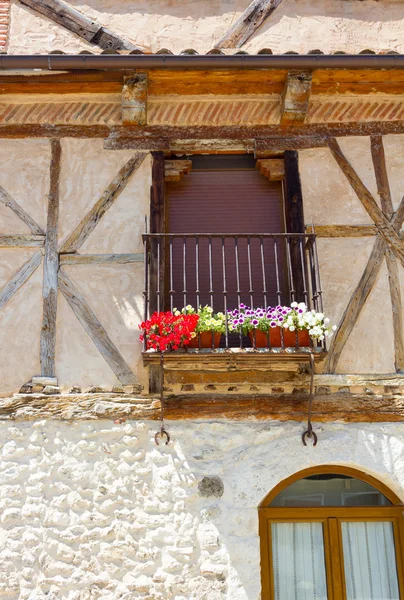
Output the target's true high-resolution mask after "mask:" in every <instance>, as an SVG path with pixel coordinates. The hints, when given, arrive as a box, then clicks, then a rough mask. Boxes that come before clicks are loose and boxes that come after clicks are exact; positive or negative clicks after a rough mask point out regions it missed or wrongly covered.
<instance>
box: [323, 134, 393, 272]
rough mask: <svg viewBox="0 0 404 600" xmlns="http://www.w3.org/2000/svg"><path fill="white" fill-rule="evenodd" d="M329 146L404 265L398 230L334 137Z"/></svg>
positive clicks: (382, 234)
mask: <svg viewBox="0 0 404 600" xmlns="http://www.w3.org/2000/svg"><path fill="white" fill-rule="evenodd" d="M329 147H330V150H331V152H332V154H333V156H334V158H335V160H336V162H337V163H338V165H339V167H340V169H341V171H342V172H343V174H344V175H345V177H346V178H347V180H348V182H349V184H350V185H351V187H352V189H353V190H354V192H355V193H356V195H357V196H358V198H359V200H360V201H361V203H362V205H363V207H364V208H365V209H366V211H367V212H368V214H369V216H370V217H371V219H372V220H373V222H374V223H375V225H376V227H377V228H378V230H379V232H380V235H381V236H382V237H383V238H384V239H385V240H386V242H387V244H388V246H389V247H390V248H391V250H392V251H393V252H394V254H395V256H397V258H398V259H399V260H400V262H401V264H402V265H403V266H404V245H403V241H402V240H401V238H400V236H399V234H398V232H397V231H396V230H395V229H394V227H392V225H391V223H390V221H389V219H388V218H387V217H386V216H385V215H384V213H383V212H382V211H381V210H380V208H379V207H378V205H377V202H376V200H375V199H374V198H373V196H372V194H371V193H370V192H369V190H368V189H367V187H366V186H365V185H364V183H363V182H362V181H361V179H360V178H359V176H358V174H357V173H356V171H355V170H354V169H353V167H352V166H351V164H350V163H349V161H348V160H347V158H346V157H345V156H344V154H343V152H342V150H341V148H340V146H339V144H338V142H337V140H336V139H335V138H331V139H330V140H329Z"/></svg>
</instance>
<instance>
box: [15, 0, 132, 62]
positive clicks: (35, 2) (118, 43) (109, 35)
mask: <svg viewBox="0 0 404 600" xmlns="http://www.w3.org/2000/svg"><path fill="white" fill-rule="evenodd" d="M20 2H21V4H24V5H25V6H28V7H29V8H31V9H32V10H34V11H35V12H38V13H40V14H42V15H44V16H45V17H48V18H49V19H51V20H52V21H54V22H55V23H58V24H59V25H62V27H64V28H65V29H68V30H69V31H72V32H73V33H75V34H76V35H78V36H79V37H81V38H83V39H84V40H86V41H87V42H89V43H90V44H94V45H96V46H99V47H100V48H103V49H104V50H135V49H137V48H136V46H134V45H133V44H132V43H131V42H128V41H126V40H124V39H123V38H121V37H120V36H119V35H117V34H116V33H114V32H112V31H110V30H109V29H106V28H105V27H101V25H99V24H98V23H96V22H95V21H92V20H91V19H90V18H89V17H87V16H85V15H83V13H81V12H79V11H78V10H76V9H74V8H72V7H71V6H69V5H68V4H67V3H66V2H63V1H62V0H20Z"/></svg>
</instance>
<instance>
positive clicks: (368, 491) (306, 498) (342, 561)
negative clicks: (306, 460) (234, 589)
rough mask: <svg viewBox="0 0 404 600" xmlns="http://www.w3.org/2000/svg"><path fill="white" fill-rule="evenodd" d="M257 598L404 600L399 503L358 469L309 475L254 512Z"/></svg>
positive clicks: (282, 487)
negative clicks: (258, 577)
mask: <svg viewBox="0 0 404 600" xmlns="http://www.w3.org/2000/svg"><path fill="white" fill-rule="evenodd" d="M259 522H260V537H261V578H262V600H400V599H401V600H404V570H403V554H402V550H403V549H402V546H404V518H403V505H402V503H401V501H400V499H399V498H398V497H397V496H396V495H395V494H394V493H393V492H392V491H391V490H389V489H388V488H387V487H386V486H385V485H383V484H382V483H380V482H379V481H377V480H376V479H374V478H373V477H371V476H369V475H367V474H365V473H361V472H359V471H357V470H356V469H350V468H343V467H336V466H321V467H316V468H313V469H306V470H305V471H301V472H300V473H297V474H296V475H293V476H292V477H289V478H288V479H286V480H285V481H283V482H282V483H281V484H279V485H278V486H276V488H275V489H273V490H272V491H271V492H270V493H269V494H268V496H266V498H265V499H264V500H263V502H262V503H261V506H260V508H259Z"/></svg>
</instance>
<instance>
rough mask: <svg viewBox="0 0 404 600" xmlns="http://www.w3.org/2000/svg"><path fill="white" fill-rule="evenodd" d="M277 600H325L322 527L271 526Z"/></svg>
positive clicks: (314, 524) (283, 524)
mask: <svg viewBox="0 0 404 600" xmlns="http://www.w3.org/2000/svg"><path fill="white" fill-rule="evenodd" d="M271 531H272V557H273V574H274V585H275V600H326V599H327V584H326V576H325V562H324V541H323V525H322V523H271Z"/></svg>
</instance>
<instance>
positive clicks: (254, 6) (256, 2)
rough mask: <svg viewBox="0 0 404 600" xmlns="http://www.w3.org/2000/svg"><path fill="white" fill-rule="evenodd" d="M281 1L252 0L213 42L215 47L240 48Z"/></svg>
mask: <svg viewBox="0 0 404 600" xmlns="http://www.w3.org/2000/svg"><path fill="white" fill-rule="evenodd" d="M281 2H282V0H253V2H251V4H249V6H248V7H247V8H246V10H245V11H244V12H243V14H242V15H241V16H240V17H239V18H238V19H237V21H236V22H235V23H234V25H232V26H231V27H230V29H229V30H228V31H226V33H225V34H224V35H223V36H222V37H221V38H220V40H219V41H218V42H217V43H216V44H215V48H241V46H242V45H243V44H245V43H246V42H247V41H248V40H249V39H250V38H251V37H252V36H253V35H254V33H255V32H256V31H257V29H258V28H259V27H260V26H261V25H262V24H263V23H264V21H265V20H266V19H267V18H268V17H269V15H270V14H271V13H272V12H273V11H274V10H275V8H276V7H277V6H279V4H280V3H281Z"/></svg>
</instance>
